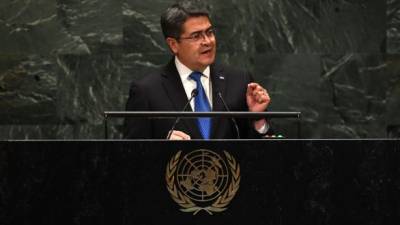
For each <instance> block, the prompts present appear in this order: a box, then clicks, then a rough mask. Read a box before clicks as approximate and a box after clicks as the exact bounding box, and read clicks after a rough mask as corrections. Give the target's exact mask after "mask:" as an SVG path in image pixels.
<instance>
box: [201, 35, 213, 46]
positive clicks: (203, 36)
mask: <svg viewBox="0 0 400 225" xmlns="http://www.w3.org/2000/svg"><path fill="white" fill-rule="evenodd" d="M201 36H202V38H201V42H202V43H203V44H210V43H211V38H210V37H208V36H207V35H206V34H204V33H203V34H201Z"/></svg>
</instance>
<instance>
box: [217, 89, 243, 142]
mask: <svg viewBox="0 0 400 225" xmlns="http://www.w3.org/2000/svg"><path fill="white" fill-rule="evenodd" d="M218 97H219V98H220V99H221V101H222V104H224V107H225V110H226V111H227V112H230V111H231V110H229V108H228V105H227V104H226V103H225V101H224V98H223V97H222V94H221V92H218ZM231 120H232V122H233V125H234V126H235V129H236V134H237V138H238V139H240V133H239V127H238V125H237V123H236V120H235V118H234V117H231Z"/></svg>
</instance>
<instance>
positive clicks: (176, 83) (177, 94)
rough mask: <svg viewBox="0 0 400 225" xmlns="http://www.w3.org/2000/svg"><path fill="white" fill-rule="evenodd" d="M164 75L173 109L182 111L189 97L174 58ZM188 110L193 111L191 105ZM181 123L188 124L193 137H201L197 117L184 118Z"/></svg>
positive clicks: (165, 87)
mask: <svg viewBox="0 0 400 225" xmlns="http://www.w3.org/2000/svg"><path fill="white" fill-rule="evenodd" d="M162 77H163V79H162V80H163V81H162V82H163V87H164V89H165V92H166V93H167V96H168V98H169V99H170V101H171V102H172V104H173V105H174V109H173V110H174V111H177V112H180V111H182V110H183V107H184V106H185V104H186V103H187V101H188V99H187V96H186V92H185V89H184V87H183V84H182V81H181V78H180V77H179V73H178V70H177V69H176V66H175V62H174V59H172V60H171V61H170V62H169V63H168V65H167V66H166V67H165V69H164V71H163V73H162ZM186 111H189V112H190V111H193V110H192V108H191V107H190V105H189V106H188V107H187V109H186ZM181 123H183V124H184V125H185V126H186V128H187V130H188V131H189V132H190V134H191V137H192V138H193V139H200V138H201V134H200V131H199V129H198V127H197V123H196V120H195V119H182V120H181Z"/></svg>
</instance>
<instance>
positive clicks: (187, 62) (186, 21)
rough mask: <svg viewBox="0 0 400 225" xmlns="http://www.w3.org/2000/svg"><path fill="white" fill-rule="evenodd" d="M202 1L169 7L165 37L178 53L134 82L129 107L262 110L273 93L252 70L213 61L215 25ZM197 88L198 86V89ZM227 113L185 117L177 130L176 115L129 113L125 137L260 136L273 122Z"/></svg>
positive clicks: (229, 137) (156, 109)
mask: <svg viewBox="0 0 400 225" xmlns="http://www.w3.org/2000/svg"><path fill="white" fill-rule="evenodd" d="M199 2H200V1H197V2H194V1H181V2H179V3H177V4H174V5H172V6H171V7H169V8H168V9H167V10H166V11H165V12H164V13H163V15H162V16H161V27H162V31H163V34H164V37H165V39H166V42H167V44H168V46H169V48H170V50H171V52H172V53H173V54H174V57H173V58H172V60H171V61H170V62H169V63H168V64H167V65H166V66H165V67H164V68H163V69H162V70H161V71H160V72H158V73H154V74H150V75H147V76H146V77H144V79H142V80H141V81H139V82H133V83H132V85H131V88H130V94H129V99H128V101H127V104H126V110H127V111H182V110H183V109H184V106H185V104H186V103H187V102H188V101H189V100H190V99H191V97H193V96H195V97H193V99H192V101H190V107H187V109H186V110H187V111H227V108H226V107H225V106H224V101H225V102H226V104H227V107H228V108H229V110H231V111H251V112H263V111H265V110H266V108H267V106H268V104H269V102H270V97H269V95H268V93H267V91H266V90H265V89H264V88H263V87H261V86H260V85H259V84H257V83H253V82H252V77H251V76H250V75H249V74H248V73H244V72H240V71H236V70H233V69H231V68H228V67H223V66H221V65H217V64H215V63H214V61H215V55H216V37H215V31H214V28H213V26H212V24H211V20H210V17H209V14H208V12H207V10H205V9H204V8H203V7H201V5H198V4H197V3H199ZM193 90H196V91H194V92H193ZM236 121H237V126H238V128H239V133H240V134H238V131H237V130H236V128H235V122H233V121H232V120H231V119H227V118H198V119H181V120H180V121H179V123H178V124H176V126H175V129H174V130H170V129H171V128H172V126H173V124H174V120H170V119H157V120H146V119H133V118H126V120H125V124H124V125H125V127H124V129H125V130H124V136H125V138H156V139H165V138H167V137H168V138H169V139H171V140H189V139H231V138H237V137H238V135H240V137H241V138H258V137H261V135H262V134H265V133H266V132H267V131H268V129H269V125H268V124H267V121H266V120H265V119H259V120H257V121H251V120H249V119H236Z"/></svg>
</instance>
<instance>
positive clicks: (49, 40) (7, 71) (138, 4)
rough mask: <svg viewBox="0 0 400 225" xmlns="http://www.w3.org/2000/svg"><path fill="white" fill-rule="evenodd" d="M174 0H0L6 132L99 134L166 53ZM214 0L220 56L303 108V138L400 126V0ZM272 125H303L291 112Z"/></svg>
mask: <svg viewBox="0 0 400 225" xmlns="http://www.w3.org/2000/svg"><path fill="white" fill-rule="evenodd" d="M172 2H174V0H146V1H142V0H101V1H100V0H86V1H79V0H35V1H33V0H14V1H8V0H0V34H1V35H0V43H1V44H0V139H89V138H90V139H91V138H103V133H104V128H103V111H112V110H123V109H124V105H125V101H126V99H127V96H128V87H129V83H130V81H131V80H133V79H138V78H139V77H142V76H144V75H146V73H147V72H148V71H150V70H153V69H154V68H156V67H159V66H162V65H163V64H165V63H166V61H167V60H168V59H169V57H170V54H169V51H168V49H167V48H166V45H165V43H164V40H163V37H162V34H161V31H160V27H159V16H160V14H161V12H163V10H164V9H165V8H167V7H168V6H169V5H170V4H171V3H172ZM207 4H208V5H209V7H210V9H211V10H212V19H213V23H214V25H215V27H216V29H217V32H218V33H217V38H218V58H219V60H221V61H223V62H226V63H228V64H231V65H235V66H238V67H241V68H244V69H247V70H249V71H251V72H252V73H253V75H254V76H255V78H256V80H258V81H259V82H260V83H262V84H263V85H264V86H265V87H266V88H267V89H268V90H269V92H270V95H271V98H272V103H271V105H270V110H271V111H301V112H302V137H303V138H384V137H396V136H397V137H398V136H399V130H400V128H399V127H400V116H399V115H400V75H399V72H400V57H399V56H400V55H399V52H400V1H398V0H386V1H385V0H296V1H290V0H257V1H256V0H248V1H239V0H218V1H216V0H214V1H211V0H208V1H207ZM120 123H121V121H120V120H117V119H114V120H113V121H112V127H111V128H110V135H111V136H112V137H113V138H120V136H121V135H120V132H119V131H120V129H121V126H120ZM273 125H274V127H275V130H276V131H277V132H278V133H281V134H283V135H284V136H287V137H294V136H295V133H296V129H295V121H291V120H275V121H273Z"/></svg>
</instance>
